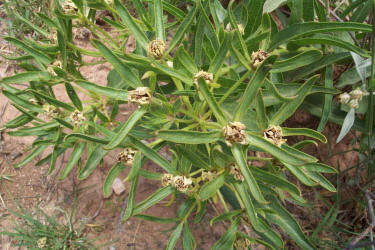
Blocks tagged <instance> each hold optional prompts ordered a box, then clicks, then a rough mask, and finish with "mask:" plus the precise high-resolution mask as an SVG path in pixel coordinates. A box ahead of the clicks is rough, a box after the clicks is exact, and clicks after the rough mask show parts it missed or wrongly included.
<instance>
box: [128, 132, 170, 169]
mask: <svg viewBox="0 0 375 250" xmlns="http://www.w3.org/2000/svg"><path fill="white" fill-rule="evenodd" d="M129 137H130V140H131V143H132V145H133V146H134V147H135V148H136V149H138V150H139V151H141V152H142V153H143V154H144V155H145V156H146V157H147V158H149V159H150V160H151V161H153V162H154V163H156V164H158V165H159V166H160V167H162V168H163V169H164V170H165V171H167V172H168V173H171V174H177V171H176V169H175V168H174V167H172V166H171V164H170V163H169V162H168V161H167V160H166V159H165V158H163V157H162V156H160V155H159V154H158V153H157V152H156V151H155V150H153V149H152V148H150V147H148V146H147V145H146V144H144V143H143V142H141V141H139V140H137V139H136V138H135V137H133V136H129Z"/></svg>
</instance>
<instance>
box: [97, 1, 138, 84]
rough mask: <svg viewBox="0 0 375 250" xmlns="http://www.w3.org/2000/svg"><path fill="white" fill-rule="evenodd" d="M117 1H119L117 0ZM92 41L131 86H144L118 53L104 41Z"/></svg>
mask: <svg viewBox="0 0 375 250" xmlns="http://www.w3.org/2000/svg"><path fill="white" fill-rule="evenodd" d="M115 2H118V0H116V1H115ZM90 41H91V43H92V44H93V45H94V46H95V47H96V48H97V49H98V50H99V51H100V53H101V54H102V56H103V57H104V58H105V59H107V60H108V62H109V63H110V64H112V66H113V67H114V68H115V70H116V71H117V72H118V73H119V74H120V76H121V78H122V79H123V80H125V81H126V82H127V83H128V84H129V85H130V86H131V87H133V88H137V87H141V86H143V84H142V82H141V80H140V79H139V78H138V77H137V76H136V75H135V74H134V73H133V71H132V70H131V69H130V68H129V66H127V65H126V64H125V63H124V62H123V61H122V60H121V59H120V58H119V57H118V56H117V55H115V54H114V53H113V52H112V51H111V50H110V49H108V48H107V47H106V46H105V45H104V44H103V43H102V42H100V41H99V40H96V39H91V40H90Z"/></svg>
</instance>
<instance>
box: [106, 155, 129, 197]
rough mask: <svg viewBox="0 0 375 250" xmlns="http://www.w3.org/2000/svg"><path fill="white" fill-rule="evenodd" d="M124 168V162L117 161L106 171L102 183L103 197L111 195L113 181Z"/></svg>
mask: <svg viewBox="0 0 375 250" xmlns="http://www.w3.org/2000/svg"><path fill="white" fill-rule="evenodd" d="M125 168H126V167H125V165H124V164H122V163H121V162H118V163H116V164H115V165H114V166H113V167H112V168H111V170H110V171H109V172H108V174H107V176H106V178H105V180H104V184H103V193H104V197H109V196H110V195H111V191H112V184H113V181H114V180H115V179H116V177H117V176H119V175H120V173H121V172H122V171H123V170H124V169H125Z"/></svg>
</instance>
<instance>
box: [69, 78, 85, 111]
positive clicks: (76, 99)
mask: <svg viewBox="0 0 375 250" xmlns="http://www.w3.org/2000/svg"><path fill="white" fill-rule="evenodd" d="M65 89H66V93H67V94H68V96H69V98H70V100H71V101H72V103H73V104H74V106H75V107H76V108H77V109H78V110H79V111H82V109H83V107H82V102H81V100H80V99H79V97H78V95H77V93H76V91H75V90H74V88H73V86H72V85H71V84H70V83H68V82H66V83H65Z"/></svg>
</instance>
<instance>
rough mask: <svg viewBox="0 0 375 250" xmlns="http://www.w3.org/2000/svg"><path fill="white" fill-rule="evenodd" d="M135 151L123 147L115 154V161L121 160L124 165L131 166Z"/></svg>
mask: <svg viewBox="0 0 375 250" xmlns="http://www.w3.org/2000/svg"><path fill="white" fill-rule="evenodd" d="M135 153H137V151H135V150H134V149H132V148H125V149H124V151H123V152H121V153H119V154H118V155H117V161H118V162H123V163H124V164H125V165H126V166H131V165H132V164H133V160H134V157H135Z"/></svg>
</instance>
